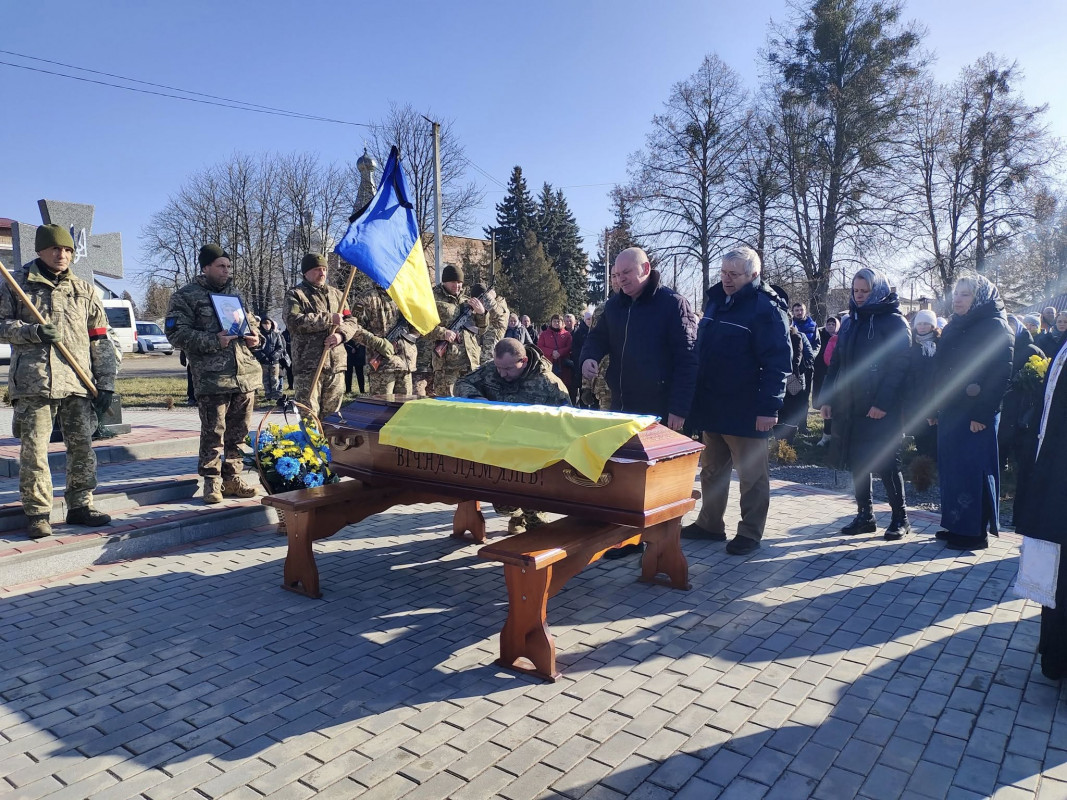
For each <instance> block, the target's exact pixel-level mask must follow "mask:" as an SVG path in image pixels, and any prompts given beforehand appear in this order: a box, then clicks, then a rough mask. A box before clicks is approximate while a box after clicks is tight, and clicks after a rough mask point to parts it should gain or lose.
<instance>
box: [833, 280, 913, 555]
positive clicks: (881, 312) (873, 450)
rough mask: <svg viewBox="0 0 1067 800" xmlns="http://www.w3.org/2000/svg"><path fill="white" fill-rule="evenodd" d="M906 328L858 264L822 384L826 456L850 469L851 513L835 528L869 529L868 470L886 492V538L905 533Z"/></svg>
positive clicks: (872, 526) (884, 284)
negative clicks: (828, 431)
mask: <svg viewBox="0 0 1067 800" xmlns="http://www.w3.org/2000/svg"><path fill="white" fill-rule="evenodd" d="M910 347H911V331H910V330H909V328H908V321H907V320H906V319H904V315H903V314H901V313H900V303H899V302H898V301H897V295H896V293H895V292H893V291H892V289H891V288H890V286H889V282H888V281H887V280H886V279H885V276H884V275H883V274H882V273H881V272H878V271H877V270H873V269H866V268H865V269H861V270H860V271H859V272H857V273H856V276H855V277H854V278H853V279H852V298H851V299H850V300H849V314H848V316H847V317H846V318H845V320H844V322H843V323H842V325H841V332H840V333H839V334H838V336H837V346H836V347H835V348H834V355H833V358H832V359H831V360H830V368H829V370H828V371H827V373H826V380H825V382H824V383H823V390H822V397H821V398H820V399H821V400H822V403H823V405H822V408H821V409H820V413H821V414H822V418H823V419H831V418H832V419H833V421H834V428H833V434H832V437H831V440H830V454H831V459H832V460H833V461H835V462H836V463H837V464H839V465H840V466H841V467H844V468H847V469H849V470H851V472H852V484H853V488H854V490H855V494H856V506H857V509H858V513H857V514H856V518H855V519H853V520H852V522H850V523H849V524H848V525H846V526H845V527H844V528H842V529H841V532H842V533H846V534H857V533H874V532H875V531H877V530H878V526H877V524H876V523H875V520H874V512H873V509H872V505H871V473H872V472H877V473H879V475H880V476H881V478H882V483H883V484H884V485H885V491H886V494H887V495H888V496H889V505H890V507H891V508H892V510H893V517H892V520H891V521H890V523H889V527H888V528H887V529H886V532H885V538H886V539H890V540H897V539H900V538H902V537H904V536H906V535H907V534H909V533H910V532H911V525H910V524H909V523H908V514H907V511H906V508H905V499H904V476H903V475H902V474H901V471H900V446H901V443H902V440H903V438H904V428H903V419H902V401H903V393H904V382H905V380H906V378H907V374H908V351H909V349H910Z"/></svg>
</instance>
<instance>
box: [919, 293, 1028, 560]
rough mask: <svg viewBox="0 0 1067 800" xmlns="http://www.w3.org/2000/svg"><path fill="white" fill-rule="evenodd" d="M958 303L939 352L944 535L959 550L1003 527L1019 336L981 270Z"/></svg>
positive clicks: (980, 544)
mask: <svg viewBox="0 0 1067 800" xmlns="http://www.w3.org/2000/svg"><path fill="white" fill-rule="evenodd" d="M952 311H953V314H952V317H951V318H950V319H949V321H948V324H947V325H946V326H945V329H944V331H942V333H941V340H940V342H939V343H938V347H937V355H936V356H935V357H934V365H935V371H936V374H937V382H938V384H937V391H936V392H935V394H936V398H937V409H938V411H937V472H938V480H939V482H940V484H941V527H942V528H943V529H944V530H943V531H941V532H940V533H939V534H938V537H939V538H941V539H944V540H946V541H947V543H948V547H949V548H951V549H953V550H981V549H983V548H985V547H987V546H988V543H989V542H988V538H987V534H989V533H992V534H994V535H996V534H997V532H998V529H999V519H998V518H999V513H1000V453H999V450H998V448H997V427H998V425H999V423H1000V404H1001V401H1002V400H1003V399H1004V393H1005V392H1006V391H1007V389H1008V380H1009V379H1010V378H1011V363H1012V345H1013V342H1014V340H1015V337H1014V336H1013V335H1012V332H1011V330H1010V329H1009V328H1008V318H1007V315H1006V314H1005V313H1004V302H1003V301H1002V300H1001V299H1000V293H999V292H997V287H995V286H994V285H993V284H992V283H990V282H989V281H988V280H986V279H985V278H983V277H982V276H981V275H971V276H964V277H962V278H960V279H959V280H958V281H957V282H956V286H955V288H954V289H953V290H952Z"/></svg>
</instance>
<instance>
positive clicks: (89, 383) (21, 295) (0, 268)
mask: <svg viewBox="0 0 1067 800" xmlns="http://www.w3.org/2000/svg"><path fill="white" fill-rule="evenodd" d="M0 272H2V273H3V274H4V280H6V281H7V285H8V286H10V287H11V291H13V292H14V293H15V295H16V296H17V297H18V299H19V300H21V301H22V302H23V304H24V305H25V306H26V307H27V308H28V309H29V310H30V312H31V313H32V314H33V316H35V317H36V318H37V322H39V323H40V324H41V325H47V324H48V323H47V322H45V319H44V317H43V316H41V312H40V311H38V310H37V306H35V305H34V304H33V303H32V302H31V301H30V298H28V297H27V296H26V293H25V292H24V291H22V287H21V286H19V284H18V281H16V280H15V276H14V275H12V274H11V273H10V272H8V270H7V267H5V266H4V265H3V264H0ZM51 344H52V345H53V346H54V347H55V348H56V350H58V351H59V354H60V355H61V356H63V360H64V361H66V362H67V365H68V366H69V367H70V368H71V369H73V370H74V374H75V375H77V376H78V380H80V381H81V382H82V385H83V386H85V388H86V389H88V390H89V394H91V395H92V396H93V397H96V396H97V394H98V392H97V391H96V385H95V384H94V383H93V380H92V378H90V377H89V376H88V375H86V374H85V370H83V369H82V368H81V367H80V366H79V365H78V362H77V361H75V360H74V357H73V356H72V355H71V354H70V351H69V350H67V348H66V347H65V346H64V345H63V343H62V342H52V343H51Z"/></svg>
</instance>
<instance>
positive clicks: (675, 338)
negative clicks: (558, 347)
mask: <svg viewBox="0 0 1067 800" xmlns="http://www.w3.org/2000/svg"><path fill="white" fill-rule="evenodd" d="M612 274H613V275H615V276H616V277H617V278H618V282H619V288H620V290H621V291H619V292H618V293H617V294H614V295H612V296H611V298H610V299H608V301H607V303H606V304H605V306H604V314H603V316H602V317H601V319H600V321H599V323H598V324H597V326H596V327H595V328H593V329H592V330H590V331H589V335H588V336H587V337H586V340H585V345H584V346H583V348H582V354H581V362H582V376H583V377H585V378H588V379H590V380H592V379H593V378H595V377H596V374H597V365H598V364H599V363H600V359H602V358H603V357H604V356H606V355H610V356H611V365H610V366H609V367H608V374H607V380H608V386H609V387H611V410H612V411H626V412H629V413H633V414H657V415H658V416H659V417H660V419H662V420H663V421H664V422H665V423H666V424H667V425H668V426H669V427H670V428H672V429H673V430H676V431H677V430H681V429H682V425H683V424H684V423H685V416H686V414H688V413H689V407H690V405H692V402H693V390H694V388H695V386H696V371H697V365H696V352H695V349H694V348H695V344H696V317H694V316H693V310H692V309H691V308H690V307H689V301H688V300H686V299H685V298H684V297H682V296H681V295H680V294H678V293H677V292H675V291H674V290H673V289H670V288H669V287H667V286H662V285H661V284H660V276H659V272H658V271H656V270H654V269H652V266H651V264H649V262H648V256H646V255H645V251H644V250H642V249H641V248H640V247H630V248H628V249H626V250H623V251H622V252H621V253H619V256H618V258H616V259H615V266H614V268H613V269H612Z"/></svg>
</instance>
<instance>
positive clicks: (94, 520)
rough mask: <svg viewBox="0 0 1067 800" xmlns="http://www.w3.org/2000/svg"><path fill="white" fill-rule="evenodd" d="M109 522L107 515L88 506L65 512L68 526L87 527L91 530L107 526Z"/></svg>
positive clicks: (109, 518)
mask: <svg viewBox="0 0 1067 800" xmlns="http://www.w3.org/2000/svg"><path fill="white" fill-rule="evenodd" d="M110 522H111V517H110V516H109V515H107V514H105V513H103V512H102V511H97V510H96V509H95V508H90V507H89V506H82V507H81V508H72V509H70V510H69V511H67V524H68V525H88V526H89V527H91V528H95V527H98V526H100V525H107V524H108V523H110Z"/></svg>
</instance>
